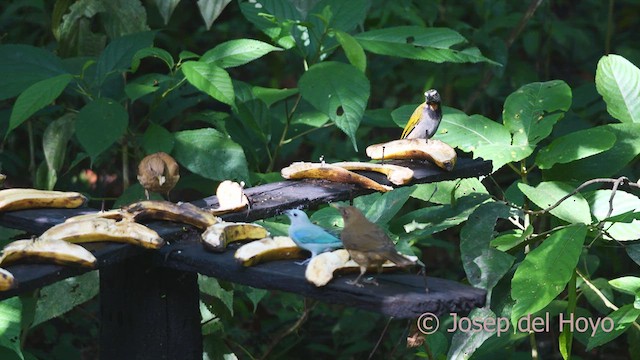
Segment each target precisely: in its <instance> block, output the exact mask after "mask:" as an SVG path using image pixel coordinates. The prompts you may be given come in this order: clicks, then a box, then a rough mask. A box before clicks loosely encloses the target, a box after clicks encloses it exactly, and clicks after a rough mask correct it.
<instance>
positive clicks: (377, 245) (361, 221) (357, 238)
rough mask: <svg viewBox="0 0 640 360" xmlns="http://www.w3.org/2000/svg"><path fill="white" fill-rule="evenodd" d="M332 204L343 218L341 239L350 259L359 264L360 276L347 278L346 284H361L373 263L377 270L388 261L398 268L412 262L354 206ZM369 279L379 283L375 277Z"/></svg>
mask: <svg viewBox="0 0 640 360" xmlns="http://www.w3.org/2000/svg"><path fill="white" fill-rule="evenodd" d="M334 207H336V208H337V209H338V210H339V211H340V215H342V218H343V219H344V229H343V230H342V233H341V234H340V239H341V240H342V243H343V244H344V248H345V249H347V251H348V252H349V255H350V256H351V259H352V260H353V261H355V262H356V263H357V264H358V265H359V266H360V275H358V277H357V278H356V279H355V280H353V281H347V284H349V285H355V286H358V287H363V286H364V285H363V284H362V283H360V278H361V277H362V276H363V275H364V274H365V273H366V272H367V268H369V267H373V266H375V267H377V268H378V272H380V270H381V268H382V264H384V262H385V261H387V260H389V261H391V262H393V263H395V264H396V265H397V266H400V267H406V266H412V265H415V263H414V262H413V261H411V260H409V259H407V258H406V257H404V256H402V255H400V254H399V253H398V251H397V250H396V247H395V245H394V244H393V241H391V239H390V238H389V236H387V234H386V233H385V232H384V230H382V228H380V226H378V225H376V224H374V223H372V222H371V221H369V220H368V219H367V218H366V217H365V216H364V215H363V214H362V212H361V211H360V210H358V209H357V208H356V207H353V206H334ZM369 282H371V283H373V284H374V285H378V283H377V282H376V281H375V280H372V281H369Z"/></svg>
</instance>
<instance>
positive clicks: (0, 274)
mask: <svg viewBox="0 0 640 360" xmlns="http://www.w3.org/2000/svg"><path fill="white" fill-rule="evenodd" d="M14 287H16V280H15V278H14V277H13V274H12V273H10V272H8V271H7V270H5V269H3V268H0V291H5V290H9V289H13V288H14Z"/></svg>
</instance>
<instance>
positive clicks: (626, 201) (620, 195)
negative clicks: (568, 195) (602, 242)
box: [585, 189, 640, 241]
mask: <svg viewBox="0 0 640 360" xmlns="http://www.w3.org/2000/svg"><path fill="white" fill-rule="evenodd" d="M585 198H586V199H587V201H588V202H589V206H591V213H592V214H593V216H594V217H595V218H596V219H598V220H600V221H602V220H604V219H606V216H607V213H608V212H609V206H610V204H609V199H610V198H611V190H598V191H594V192H591V193H587V194H585ZM612 205H613V211H612V212H611V216H616V215H620V214H625V213H629V212H633V211H637V209H640V199H639V198H638V197H637V196H635V195H633V194H630V193H628V192H624V191H622V190H620V189H618V190H617V191H616V195H615V196H614V198H613V202H612ZM604 230H606V233H605V234H604V238H605V239H615V240H617V241H629V240H638V239H640V220H635V219H634V220H633V221H631V222H629V223H624V222H615V223H611V222H605V223H604Z"/></svg>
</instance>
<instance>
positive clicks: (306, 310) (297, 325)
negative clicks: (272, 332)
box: [260, 298, 317, 359]
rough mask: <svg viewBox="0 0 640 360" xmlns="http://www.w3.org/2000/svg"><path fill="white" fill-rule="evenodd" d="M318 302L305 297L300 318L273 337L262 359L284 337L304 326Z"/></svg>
mask: <svg viewBox="0 0 640 360" xmlns="http://www.w3.org/2000/svg"><path fill="white" fill-rule="evenodd" d="M307 302H308V303H307ZM316 304H317V302H316V301H314V300H310V299H307V298H305V308H304V311H303V312H302V315H300V318H298V320H297V321H296V322H295V323H294V324H293V325H291V326H290V327H289V328H288V329H286V330H285V331H283V332H282V333H280V334H278V336H276V337H275V339H273V341H272V342H271V344H269V347H268V348H267V350H266V351H265V352H264V354H263V355H262V357H260V359H266V358H267V357H268V356H269V354H270V353H271V352H272V351H273V349H274V348H275V347H276V346H277V345H278V344H279V343H280V341H282V339H284V338H285V337H287V336H289V334H291V333H292V332H294V331H296V330H298V329H299V328H300V327H301V326H302V324H304V323H305V322H306V321H307V319H308V318H309V314H310V313H311V310H313V308H314V307H315V306H316Z"/></svg>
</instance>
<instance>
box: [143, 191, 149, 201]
mask: <svg viewBox="0 0 640 360" xmlns="http://www.w3.org/2000/svg"><path fill="white" fill-rule="evenodd" d="M144 196H146V197H147V200H149V190H147V189H144Z"/></svg>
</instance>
